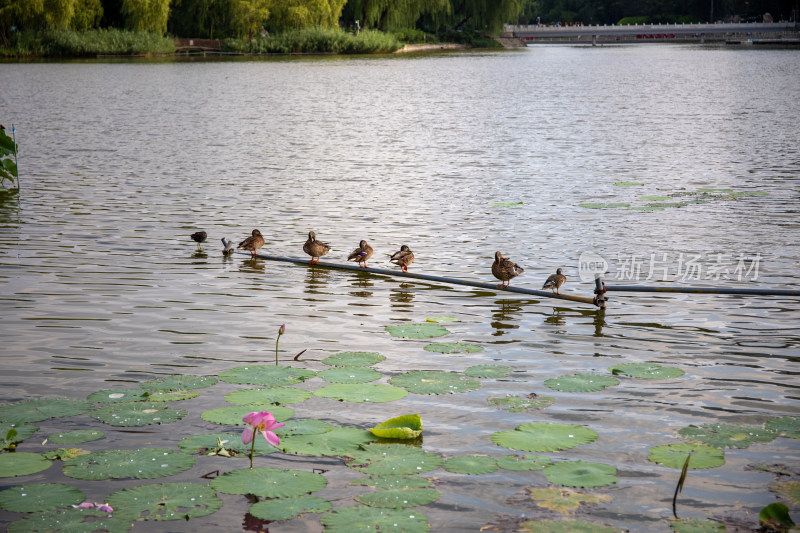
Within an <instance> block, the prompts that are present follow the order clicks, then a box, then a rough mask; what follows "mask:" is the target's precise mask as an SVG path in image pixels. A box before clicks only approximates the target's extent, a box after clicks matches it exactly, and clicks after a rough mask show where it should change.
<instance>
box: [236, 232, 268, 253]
mask: <svg viewBox="0 0 800 533" xmlns="http://www.w3.org/2000/svg"><path fill="white" fill-rule="evenodd" d="M265 243H266V241H265V240H264V237H263V236H262V235H261V232H260V231H258V230H257V229H254V230H253V233H252V235H250V236H249V237H248V238H246V239H245V240H243V241H242V242H240V243H239V246H237V247H236V248H241V249H243V250H250V255H256V252H258V249H259V248H261V247H262V246H264V244H265Z"/></svg>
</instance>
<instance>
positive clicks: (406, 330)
mask: <svg viewBox="0 0 800 533" xmlns="http://www.w3.org/2000/svg"><path fill="white" fill-rule="evenodd" d="M386 331H387V332H388V333H389V335H391V336H392V337H402V338H405V339H429V338H431V337H441V336H443V335H447V334H449V333H450V331H449V330H448V329H447V328H446V327H444V326H440V325H439V324H436V323H431V322H423V323H421V324H401V325H397V326H386Z"/></svg>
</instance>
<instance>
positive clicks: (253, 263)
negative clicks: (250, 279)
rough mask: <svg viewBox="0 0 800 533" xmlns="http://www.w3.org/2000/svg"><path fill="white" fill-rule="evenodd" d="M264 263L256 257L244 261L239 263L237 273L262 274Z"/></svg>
mask: <svg viewBox="0 0 800 533" xmlns="http://www.w3.org/2000/svg"><path fill="white" fill-rule="evenodd" d="M264 266H265V262H264V261H263V260H261V259H258V258H257V257H251V258H250V259H245V260H244V261H242V262H241V263H239V272H246V273H255V274H263V273H264Z"/></svg>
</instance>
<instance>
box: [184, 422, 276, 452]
mask: <svg viewBox="0 0 800 533" xmlns="http://www.w3.org/2000/svg"><path fill="white" fill-rule="evenodd" d="M281 429H283V428H281ZM251 446H252V444H245V443H243V442H242V434H241V433H238V434H237V433H208V434H205V435H192V436H191V437H186V438H185V439H183V440H182V441H180V442H179V443H178V447H179V448H180V449H181V451H182V452H183V453H188V454H189V455H194V454H199V455H217V456H221V457H246V456H248V455H249V453H250V449H251ZM223 450H224V451H223ZM276 451H278V448H276V447H275V446H273V445H272V444H270V443H268V442H267V440H266V439H264V438H263V437H261V434H260V433H256V447H255V450H254V452H253V453H254V455H266V454H269V453H273V452H276Z"/></svg>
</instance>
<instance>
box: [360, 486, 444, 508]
mask: <svg viewBox="0 0 800 533" xmlns="http://www.w3.org/2000/svg"><path fill="white" fill-rule="evenodd" d="M441 497H442V493H441V492H439V491H438V490H436V489H431V488H409V489H385V490H376V491H375V492H372V493H369V494H361V495H359V496H356V501H359V502H361V503H363V504H364V505H369V506H370V507H383V508H387V509H403V508H405V507H417V506H419V505H428V504H429V503H433V502H435V501H436V500H438V499H439V498H441Z"/></svg>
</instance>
